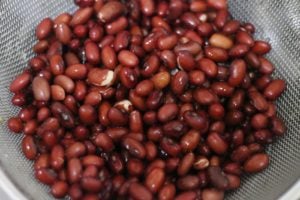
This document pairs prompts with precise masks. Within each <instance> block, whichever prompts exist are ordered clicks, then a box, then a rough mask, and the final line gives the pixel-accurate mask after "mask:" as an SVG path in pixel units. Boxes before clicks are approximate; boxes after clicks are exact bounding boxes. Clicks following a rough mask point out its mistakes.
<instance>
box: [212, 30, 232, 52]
mask: <svg viewBox="0 0 300 200" xmlns="http://www.w3.org/2000/svg"><path fill="white" fill-rule="evenodd" d="M209 43H210V45H212V46H214V47H219V48H223V49H230V48H231V47H232V46H233V42H232V40H231V39H230V38H229V37H227V36H225V35H223V34H220V33H215V34H213V35H212V36H211V37H210V38H209Z"/></svg>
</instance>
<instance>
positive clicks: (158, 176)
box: [145, 168, 165, 193]
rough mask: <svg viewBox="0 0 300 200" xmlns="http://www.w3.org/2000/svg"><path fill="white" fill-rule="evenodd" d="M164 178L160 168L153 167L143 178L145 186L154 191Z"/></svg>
mask: <svg viewBox="0 0 300 200" xmlns="http://www.w3.org/2000/svg"><path fill="white" fill-rule="evenodd" d="M164 180H165V172H164V170H163V169H161V168H154V169H153V170H151V171H150V172H149V173H148V175H147V177H146V180H145V186H146V187H147V188H148V189H149V190H150V191H151V192H152V193H156V192H157V191H158V190H159V189H160V188H161V186H162V185H163V183H164Z"/></svg>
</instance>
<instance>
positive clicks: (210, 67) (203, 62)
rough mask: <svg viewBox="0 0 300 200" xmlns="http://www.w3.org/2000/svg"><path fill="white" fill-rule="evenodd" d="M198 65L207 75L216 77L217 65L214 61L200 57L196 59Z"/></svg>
mask: <svg viewBox="0 0 300 200" xmlns="http://www.w3.org/2000/svg"><path fill="white" fill-rule="evenodd" d="M198 67H199V69H200V70H202V71H203V72H204V73H205V75H206V76H208V77H211V78H212V77H216V76H217V74H218V67H217V65H216V64H215V62H214V61H212V60H210V59H207V58H202V59H200V60H199V61H198Z"/></svg>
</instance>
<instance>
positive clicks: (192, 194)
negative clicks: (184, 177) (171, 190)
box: [175, 191, 197, 200]
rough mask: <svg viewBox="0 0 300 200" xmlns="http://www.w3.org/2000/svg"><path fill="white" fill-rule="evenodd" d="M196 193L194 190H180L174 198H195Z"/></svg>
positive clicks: (194, 199) (182, 199)
mask: <svg viewBox="0 0 300 200" xmlns="http://www.w3.org/2000/svg"><path fill="white" fill-rule="evenodd" d="M196 198H197V194H196V192H194V191H188V192H182V193H180V194H178V195H177V196H176V197H175V200H196Z"/></svg>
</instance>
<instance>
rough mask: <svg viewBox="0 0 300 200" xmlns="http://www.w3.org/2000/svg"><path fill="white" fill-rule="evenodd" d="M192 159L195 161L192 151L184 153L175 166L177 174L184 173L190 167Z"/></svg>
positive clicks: (192, 162)
mask: <svg viewBox="0 0 300 200" xmlns="http://www.w3.org/2000/svg"><path fill="white" fill-rule="evenodd" d="M194 161H195V155H194V153H188V154H186V155H185V156H184V157H183V158H182V159H181V161H180V163H179V166H178V168H177V174H178V175H179V176H184V175H186V174H187V173H188V171H189V170H190V169H191V168H192V166H193V164H194Z"/></svg>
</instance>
